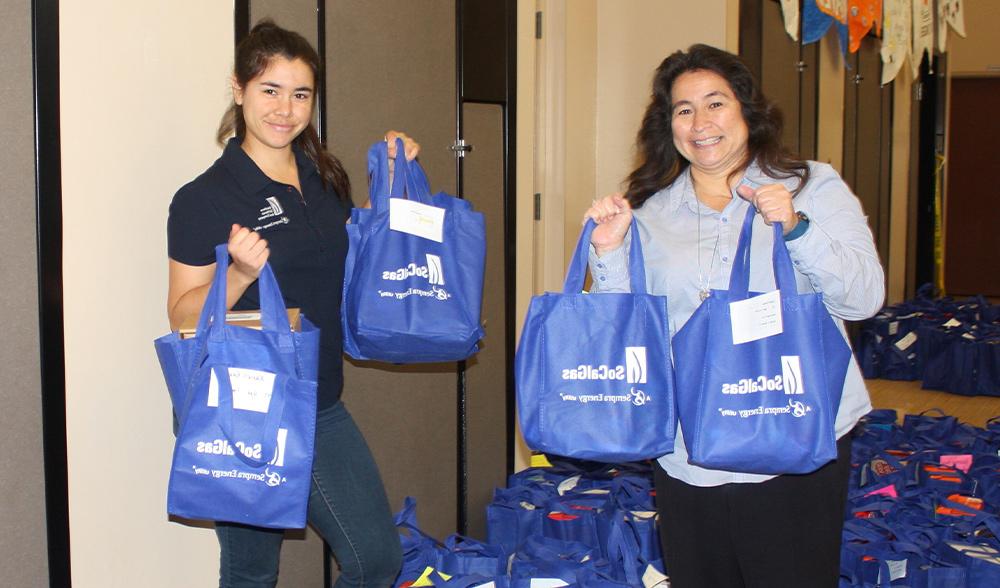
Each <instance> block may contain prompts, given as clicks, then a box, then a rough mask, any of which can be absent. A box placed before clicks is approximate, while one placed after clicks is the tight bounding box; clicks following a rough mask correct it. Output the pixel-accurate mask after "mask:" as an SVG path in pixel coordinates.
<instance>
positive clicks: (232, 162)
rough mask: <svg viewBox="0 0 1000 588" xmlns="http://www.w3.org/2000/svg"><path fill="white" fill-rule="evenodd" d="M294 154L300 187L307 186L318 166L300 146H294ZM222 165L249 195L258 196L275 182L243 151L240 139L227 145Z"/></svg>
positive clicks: (236, 138) (223, 153) (230, 140)
mask: <svg viewBox="0 0 1000 588" xmlns="http://www.w3.org/2000/svg"><path fill="white" fill-rule="evenodd" d="M292 153H294V154H295V165H296V166H297V167H298V168H299V185H300V186H305V183H306V180H307V179H308V178H309V176H310V175H311V174H314V173H317V171H316V166H315V165H313V164H312V161H311V160H310V159H309V156H308V155H306V154H305V153H303V152H302V150H301V149H299V148H298V146H296V145H292ZM222 164H223V165H224V166H226V169H228V170H229V171H230V172H231V173H232V174H233V177H234V178H236V183H237V184H239V185H240V188H242V189H243V191H244V192H246V193H247V194H256V193H257V192H259V191H261V190H263V189H264V188H266V187H268V186H269V185H271V183H273V182H274V180H272V179H271V178H269V177H268V176H267V174H265V173H264V172H263V171H261V169H260V168H259V167H257V164H256V163H254V160H253V159H250V156H249V155H247V153H246V151H243V148H242V147H241V146H240V139H239V137H232V138H231V139H229V141H228V142H227V143H226V148H225V149H223V151H222Z"/></svg>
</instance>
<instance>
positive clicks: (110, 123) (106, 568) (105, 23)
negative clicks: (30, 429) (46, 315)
mask: <svg viewBox="0 0 1000 588" xmlns="http://www.w3.org/2000/svg"><path fill="white" fill-rule="evenodd" d="M232 23H233V5H232V3H231V2H202V1H199V0H170V1H167V0H156V1H152V0H150V1H145V2H120V1H115V0H93V1H91V2H62V3H61V5H60V27H61V31H60V45H61V47H60V51H61V55H60V59H61V84H62V94H61V101H62V121H61V122H62V147H63V164H62V165H63V168H62V169H63V215H64V216H63V218H64V223H65V233H64V238H65V245H64V247H65V252H64V256H65V257H64V268H65V269H64V284H65V333H66V413H67V414H66V417H67V436H68V460H69V499H70V505H69V506H70V526H71V552H72V575H73V585H74V586H77V587H80V588H91V587H95V588H96V587H101V588H108V587H114V586H123V587H125V586H128V587H133V586H143V587H144V588H155V587H158V586H163V587H176V586H210V585H212V584H213V583H214V582H215V581H216V580H215V578H216V577H217V569H218V545H217V542H216V540H215V536H214V534H213V533H212V531H210V530H204V529H193V528H187V527H184V526H181V525H179V524H176V523H170V522H168V521H167V515H166V485H167V475H168V471H169V467H170V458H171V451H172V447H173V436H172V434H171V416H170V404H169V400H168V398H167V392H166V389H165V388H164V385H163V378H162V376H161V375H160V370H159V366H158V365H157V362H156V357H155V354H154V353H153V347H152V340H153V338H154V337H157V336H159V335H161V334H163V333H165V332H166V331H167V321H166V311H165V309H166V289H167V281H166V277H167V275H166V269H167V266H166V263H167V257H166V234H165V233H166V230H165V229H166V216H167V205H168V203H169V202H170V198H171V197H172V196H173V193H174V192H175V191H176V190H177V188H178V187H180V186H181V185H182V184H183V183H185V182H186V181H188V180H190V179H191V178H193V177H194V176H195V175H196V174H198V173H200V172H201V171H202V170H204V169H205V168H206V167H207V166H208V165H209V164H211V162H212V161H213V160H214V159H215V158H216V157H217V156H218V154H219V150H218V148H217V147H216V146H215V144H214V131H215V127H216V124H217V123H218V120H219V117H220V115H221V113H222V111H223V109H224V108H225V106H226V104H227V101H228V94H227V92H228V72H229V70H230V68H231V67H232V46H233V32H232V31H233V24H232Z"/></svg>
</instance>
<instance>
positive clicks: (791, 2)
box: [781, 0, 799, 41]
mask: <svg viewBox="0 0 1000 588" xmlns="http://www.w3.org/2000/svg"><path fill="white" fill-rule="evenodd" d="M781 14H782V15H783V16H784V17H785V32H786V33H788V36H789V37H791V38H792V40H793V41H798V40H799V0H781Z"/></svg>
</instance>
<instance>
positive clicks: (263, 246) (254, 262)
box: [228, 224, 271, 283]
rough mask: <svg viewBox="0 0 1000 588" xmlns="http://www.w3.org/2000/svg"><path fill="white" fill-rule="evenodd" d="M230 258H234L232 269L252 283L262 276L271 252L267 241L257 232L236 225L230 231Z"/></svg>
mask: <svg viewBox="0 0 1000 588" xmlns="http://www.w3.org/2000/svg"><path fill="white" fill-rule="evenodd" d="M228 249H229V256H230V257H232V258H233V262H232V263H231V264H230V266H229V267H230V269H232V270H233V271H235V272H237V273H238V274H239V275H240V276H242V277H243V278H244V279H245V280H246V281H247V283H251V282H253V281H254V280H256V279H257V276H259V275H260V270H261V269H263V268H264V264H265V263H267V257H268V255H270V253H271V250H270V249H268V247H267V241H266V240H264V239H262V238H261V236H260V235H259V234H257V232H256V231H251V230H250V229H248V228H246V227H241V226H240V225H237V224H234V225H233V226H232V228H231V229H230V231H229V247H228Z"/></svg>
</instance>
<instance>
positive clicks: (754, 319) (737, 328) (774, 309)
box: [729, 290, 784, 345]
mask: <svg viewBox="0 0 1000 588" xmlns="http://www.w3.org/2000/svg"><path fill="white" fill-rule="evenodd" d="M729 318H730V320H731V321H732V326H733V345H739V344H740V343H749V342H750V341H756V340H758V339H763V338H765V337H770V336H772V335H777V334H779V333H781V332H782V331H783V330H784V325H783V324H782V322H781V291H780V290H774V291H772V292H768V293H767V294H761V295H760V296H754V297H753V298H747V299H746V300H739V301H736V302H730V303H729Z"/></svg>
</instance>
